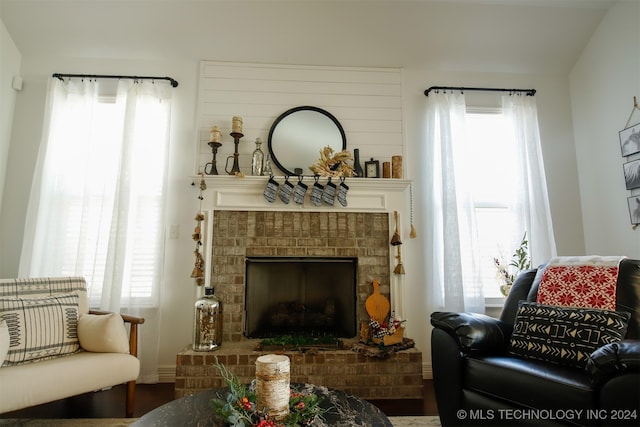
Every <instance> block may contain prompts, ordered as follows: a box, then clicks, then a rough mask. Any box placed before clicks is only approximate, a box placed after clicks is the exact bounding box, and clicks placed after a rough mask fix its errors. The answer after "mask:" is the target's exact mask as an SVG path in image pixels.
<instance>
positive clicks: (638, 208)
mask: <svg viewBox="0 0 640 427" xmlns="http://www.w3.org/2000/svg"><path fill="white" fill-rule="evenodd" d="M627 204H628V205H629V217H630V218H631V225H638V224H640V195H639V196H631V197H629V198H627Z"/></svg>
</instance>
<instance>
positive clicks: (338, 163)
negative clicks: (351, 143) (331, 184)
mask: <svg viewBox="0 0 640 427" xmlns="http://www.w3.org/2000/svg"><path fill="white" fill-rule="evenodd" d="M347 160H353V157H351V153H350V152H349V151H347V150H342V151H340V152H338V153H335V152H334V151H333V148H331V147H330V146H328V145H327V146H326V147H324V148H323V149H322V150H320V158H319V159H318V162H317V163H316V164H315V165H311V166H309V169H311V171H312V172H313V173H314V174H315V175H318V176H322V177H350V176H353V166H352V165H350V164H348V163H347Z"/></svg>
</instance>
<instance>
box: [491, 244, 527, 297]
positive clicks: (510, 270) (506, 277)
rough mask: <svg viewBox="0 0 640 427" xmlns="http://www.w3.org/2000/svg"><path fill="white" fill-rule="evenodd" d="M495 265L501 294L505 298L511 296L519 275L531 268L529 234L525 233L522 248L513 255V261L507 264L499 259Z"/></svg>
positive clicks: (494, 261)
mask: <svg viewBox="0 0 640 427" xmlns="http://www.w3.org/2000/svg"><path fill="white" fill-rule="evenodd" d="M493 264H494V265H495V267H496V269H497V270H498V272H497V275H498V279H499V280H500V292H502V295H504V296H505V297H506V296H507V295H509V291H511V286H513V282H514V281H515V280H516V277H517V276H518V273H520V272H521V271H523V270H528V269H530V268H531V258H529V241H528V240H527V232H526V231H525V233H524V235H523V236H522V240H521V241H520V246H518V249H516V251H515V252H514V253H513V256H512V257H511V261H510V262H509V264H506V263H505V262H504V261H502V262H500V260H499V259H498V258H495V257H494V258H493Z"/></svg>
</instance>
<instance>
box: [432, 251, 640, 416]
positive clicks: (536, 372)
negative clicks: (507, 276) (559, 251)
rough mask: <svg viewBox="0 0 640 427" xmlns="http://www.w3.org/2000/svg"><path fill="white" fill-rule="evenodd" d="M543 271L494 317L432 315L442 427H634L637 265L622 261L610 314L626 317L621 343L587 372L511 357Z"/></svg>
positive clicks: (637, 404) (527, 276) (594, 358)
mask: <svg viewBox="0 0 640 427" xmlns="http://www.w3.org/2000/svg"><path fill="white" fill-rule="evenodd" d="M541 269H542V267H541ZM541 269H540V270H539V269H532V270H528V271H525V272H522V273H521V274H520V275H519V276H518V277H517V279H516V281H515V283H514V285H513V287H512V289H511V292H510V293H509V297H508V298H507V300H506V302H505V305H504V308H503V311H502V314H501V316H500V319H495V318H492V317H488V316H485V315H481V314H473V313H452V312H435V313H432V314H431V324H432V325H433V327H434V328H433V331H432V335H431V354H432V365H433V380H434V387H435V393H436V401H437V405H438V412H439V415H440V420H441V422H442V425H443V426H466V425H491V426H493V425H510V426H511V425H518V426H519V425H544V426H549V425H585V426H586V425H595V426H598V425H602V426H612V425H640V341H639V339H640V261H638V260H632V259H624V260H623V261H622V262H621V263H620V269H619V274H618V282H617V286H616V305H617V307H616V311H626V312H629V313H630V314H631V317H630V319H629V323H628V329H627V334H626V338H625V340H624V341H622V342H618V343H611V344H607V345H605V346H603V347H600V348H598V349H597V350H596V351H594V352H593V353H592V354H591V357H590V358H589V359H588V362H587V366H586V368H576V367H571V366H563V365H558V364H554V363H549V362H545V361H542V360H534V359H528V358H523V357H518V356H514V355H511V354H509V351H508V350H509V341H510V337H511V334H512V331H513V325H514V321H515V318H516V312H517V310H518V302H519V301H521V300H527V301H534V302H535V301H536V297H537V293H538V285H539V284H540V280H541V276H542V274H541V271H542V270H541Z"/></svg>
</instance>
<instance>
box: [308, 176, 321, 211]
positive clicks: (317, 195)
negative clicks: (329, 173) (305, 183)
mask: <svg viewBox="0 0 640 427" xmlns="http://www.w3.org/2000/svg"><path fill="white" fill-rule="evenodd" d="M319 179H320V177H318V176H316V177H315V180H316V182H315V184H313V189H312V190H311V203H313V205H314V206H320V205H321V204H322V193H323V192H324V186H323V185H322V184H320V183H319V182H318V180H319Z"/></svg>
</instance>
